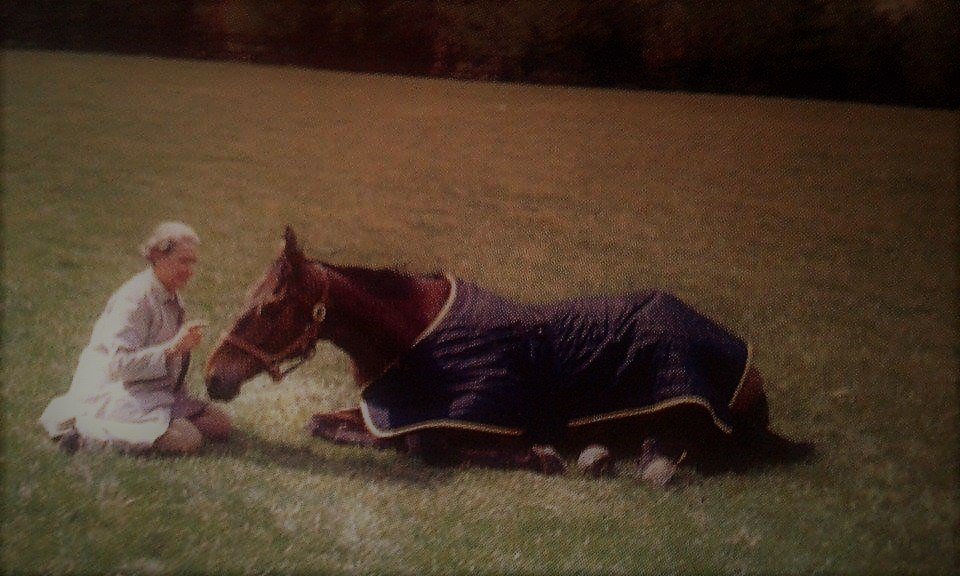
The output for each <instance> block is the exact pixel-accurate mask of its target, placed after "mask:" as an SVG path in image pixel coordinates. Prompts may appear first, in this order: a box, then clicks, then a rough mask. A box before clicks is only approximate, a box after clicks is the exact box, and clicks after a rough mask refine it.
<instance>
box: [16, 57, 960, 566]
mask: <svg viewBox="0 0 960 576" xmlns="http://www.w3.org/2000/svg"><path fill="white" fill-rule="evenodd" d="M2 71H3V74H2V77H3V80H2V81H3V94H2V96H3V100H2V103H3V115H2V122H3V131H4V132H3V162H2V169H3V184H2V186H3V251H4V252H3V289H4V302H3V324H2V343H3V344H2V350H3V356H2V410H3V411H2V428H3V436H2V438H3V450H2V457H3V463H2V470H3V509H2V534H0V536H2V546H3V554H2V565H3V568H4V570H5V571H7V572H11V573H21V572H30V573H34V572H42V573H60V572H74V571H83V572H91V573H107V572H109V573H114V572H124V573H168V574H177V573H182V572H185V571H186V572H202V573H217V572H227V573H247V572H264V571H278V572H284V573H294V572H298V573H315V572H318V571H329V572H341V571H342V572H348V573H366V572H391V573H409V574H425V573H434V574H446V573H458V574H459V573H471V572H475V573H491V574H493V573H497V574H499V573H569V574H573V573H604V574H606V573H622V574H635V573H654V574H656V573H670V572H681V573H740V572H748V573H753V572H762V573H777V572H781V573H846V574H876V573H891V574H910V573H916V574H930V573H948V572H955V571H956V569H957V563H956V562H957V560H956V559H957V554H958V541H957V540H958V534H957V530H958V508H960V505H958V466H960V461H958V448H957V446H958V440H960V439H958V398H957V384H958V383H957V375H958V352H960V350H958V334H957V316H958V310H957V302H958V291H960V289H958V285H960V282H958V280H960V278H958V264H957V262H958V240H957V239H958V226H957V214H958V205H957V204H958V199H957V186H958V182H957V172H956V165H957V160H958V158H960V152H958V144H957V134H958V115H957V113H956V112H948V111H936V110H915V109H906V108H890V107H876V106H866V105H858V104H839V103H825V102H809V101H790V100H782V99H760V98H738V97H725V96H724V97H721V96H713V95H689V94H671V93H650V92H629V91H614V90H588V89H568V88H561V87H533V86H519V85H510V84H484V83H465V82H452V81H439V80H423V79H411V78H400V77H387V76H364V75H354V74H344V73H332V72H323V71H313V70H305V69H298V68H283V67H263V66H253V65H243V64H233V63H209V62H187V61H177V60H163V59H152V58H145V57H115V56H100V55H84V54H64V53H46V52H30V51H7V52H4V53H3V62H2ZM170 218H176V219H183V220H185V221H187V222H189V223H191V224H193V225H194V226H195V227H196V229H197V230H198V232H199V233H200V235H201V237H202V238H203V245H202V258H203V260H202V263H201V265H200V267H199V270H198V274H197V276H196V278H195V279H194V281H193V283H192V284H191V285H190V287H189V288H188V290H187V292H186V293H185V294H184V296H185V298H186V299H187V301H188V306H189V308H190V311H191V315H192V316H194V317H198V318H203V319H206V320H208V321H209V322H210V324H211V326H210V334H209V335H208V337H207V339H206V341H205V343H204V344H203V346H202V347H201V349H200V351H199V354H197V355H196V357H197V358H198V361H197V362H196V363H195V365H194V366H193V368H192V369H191V372H190V377H189V385H190V386H191V388H193V389H194V390H195V391H196V392H197V393H202V389H203V388H202V382H201V370H202V363H203V360H204V359H205V357H206V355H207V354H208V353H209V351H210V349H211V346H212V342H213V340H215V336H216V334H217V333H218V332H219V331H220V330H223V329H224V328H226V327H227V326H228V325H229V323H230V319H231V316H232V315H233V314H234V313H235V312H236V311H237V309H238V307H239V305H240V303H241V300H242V297H243V293H244V290H245V289H246V287H247V286H248V285H249V283H250V282H252V281H253V280H255V278H256V277H257V276H258V275H259V273H260V272H261V270H262V269H263V267H264V266H266V264H267V263H268V261H269V260H270V259H271V258H273V257H274V255H275V254H276V253H277V250H278V249H279V247H280V245H281V242H280V237H281V234H282V230H283V227H284V225H286V224H291V225H292V226H294V228H295V229H296V230H297V232H298V233H299V234H300V237H301V241H302V243H303V244H304V246H305V247H306V249H307V252H308V254H310V255H312V256H314V257H318V258H323V259H327V260H330V261H333V262H338V263H355V264H363V265H370V266H404V267H406V268H407V269H409V270H415V271H416V270H422V271H433V270H441V269H442V270H447V271H450V272H451V273H453V274H456V275H459V276H462V277H464V278H468V279H472V280H475V281H478V282H480V283H482V284H484V285H487V286H489V287H491V288H493V289H496V290H498V291H500V292H502V293H504V294H507V295H509V296H512V297H516V298H520V299H523V300H530V301H539V300H552V299H555V298H559V297H566V296H574V295H578V294H584V293H616V292H621V291H626V290H633V289H636V288H641V287H654V286H655V287H662V288H666V289H668V290H671V291H674V292H676V293H677V294H679V295H680V296H681V297H683V298H684V299H686V300H687V301H689V302H691V303H692V304H694V305H695V306H697V307H698V308H700V309H701V310H702V311H704V312H705V313H707V314H709V315H711V316H713V317H715V318H718V319H720V320H721V321H722V322H723V323H724V324H726V325H727V326H729V327H730V328H731V329H733V330H734V331H736V332H738V333H740V334H742V335H744V336H745V337H746V338H747V339H749V340H750V341H751V342H753V343H754V345H755V346H756V349H757V362H758V364H759V366H760V367H761V369H762V370H763V371H764V372H765V373H766V375H767V377H768V380H769V381H770V391H769V394H770V399H771V403H772V410H773V418H774V422H775V426H776V428H778V429H779V430H780V431H782V432H783V433H785V434H787V435H789V436H792V437H794V438H798V439H806V440H811V441H814V442H816V444H817V447H818V458H817V459H816V461H814V462H812V463H810V464H798V465H790V466H783V467H778V468H766V469H756V470H751V471H749V472H747V473H742V474H732V473H730V474H719V475H711V476H702V475H698V474H695V473H693V472H690V471H687V472H685V473H684V475H683V478H684V482H683V483H682V484H681V485H680V486H678V487H675V488H673V489H670V490H667V491H654V490H651V489H649V488H647V487H645V486H644V485H642V484H640V483H639V482H637V481H636V480H635V479H634V478H632V477H631V476H630V474H629V473H628V472H627V467H626V466H623V467H621V473H620V474H619V475H618V476H617V477H615V478H612V479H606V480H601V481H594V480H589V479H586V478H582V477H579V476H578V475H576V474H575V473H571V474H568V475H567V476H565V477H543V476H539V475H536V474H533V473H527V472H502V471H491V470H477V469H460V468H452V469H449V468H448V469H436V468H428V467H424V466H422V465H421V464H419V463H417V462H416V461H412V460H409V459H407V458H405V457H402V456H399V455H395V454H393V453H387V452H375V451H369V450H363V449H358V448H352V447H341V446H333V445H328V444H324V443H321V442H319V441H314V440H311V439H310V438H307V437H306V435H305V434H304V432H303V431H302V427H303V425H304V424H305V422H306V420H307V418H308V417H309V416H310V415H311V414H313V413H314V412H316V411H320V410H331V409H338V408H344V407H348V406H352V405H354V404H355V403H356V399H357V392H356V390H354V389H353V388H352V385H351V380H350V372H349V367H348V363H347V360H346V358H345V357H344V356H343V355H342V354H341V353H339V352H337V351H336V350H334V349H332V348H330V347H329V346H321V348H320V352H319V353H318V355H317V357H316V358H315V359H314V360H313V361H312V362H311V363H309V364H308V365H305V366H304V367H303V368H301V369H300V370H299V371H298V372H297V373H295V374H294V375H293V376H291V377H290V378H288V379H287V381H286V382H284V383H282V384H280V385H274V384H272V383H270V382H268V380H267V379H266V378H260V379H257V380H255V381H254V382H252V383H250V384H248V385H247V386H246V387H245V388H244V391H243V393H242V394H241V395H240V397H239V398H238V399H237V400H235V401H234V402H232V403H230V404H228V405H227V408H228V410H230V412H231V413H232V415H233V416H234V419H235V421H236V425H237V428H238V433H237V435H236V437H235V439H234V440H233V441H231V442H230V443H229V444H227V445H223V446H216V447H210V448H208V449H206V450H205V451H204V452H203V453H202V454H201V455H199V456H196V457H190V458H179V459H178V458H159V457H138V458H132V457H125V456H120V455H116V454H113V453H109V452H98V453H86V454H84V453H78V454H76V455H72V456H69V455H65V454H62V453H61V452H59V451H58V450H57V448H56V446H55V445H54V444H53V443H52V442H50V441H49V440H48V439H47V438H46V437H45V436H44V435H43V434H42V432H41V429H40V427H39V426H38V425H37V423H36V420H37V417H38V416H39V415H40V413H41V411H42V410H43V408H44V406H45V405H46V403H47V402H48V401H49V400H50V399H51V398H52V397H53V396H55V395H57V394H61V393H63V392H64V391H65V390H66V389H67V387H68V385H69V381H70V377H71V375H72V372H73V369H74V367H75V362H76V359H77V357H78V355H79V353H80V351H81V350H82V348H83V346H84V345H85V343H86V340H87V338H88V337H89V333H90V330H91V328H92V326H93V323H94V321H95V320H96V318H97V316H98V314H99V312H100V310H101V309H102V307H103V305H104V303H105V302H106V299H107V297H108V296H109V295H110V294H111V292H112V291H113V290H114V289H115V288H116V287H118V286H119V284H120V283H121V282H122V281H124V280H125V279H126V278H127V277H129V276H131V275H132V274H134V273H135V272H137V271H138V270H139V269H140V268H141V267H142V266H143V263H142V262H141V261H140V259H139V257H138V256H137V254H136V246H137V244H138V243H139V242H140V241H141V240H142V238H143V237H144V236H145V234H146V233H147V232H148V231H149V229H150V228H151V227H152V226H153V225H154V224H155V223H156V222H158V221H159V220H162V219H170Z"/></svg>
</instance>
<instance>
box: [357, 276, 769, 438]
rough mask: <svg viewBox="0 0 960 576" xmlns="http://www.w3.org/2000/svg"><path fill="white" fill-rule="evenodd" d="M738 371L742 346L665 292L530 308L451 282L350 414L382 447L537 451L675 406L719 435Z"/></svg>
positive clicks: (727, 427)
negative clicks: (467, 439)
mask: <svg viewBox="0 0 960 576" xmlns="http://www.w3.org/2000/svg"><path fill="white" fill-rule="evenodd" d="M749 361H750V350H749V346H748V345H747V344H746V343H745V342H744V341H743V340H741V339H740V338H738V337H737V336H735V335H733V334H731V333H730V332H729V331H727V330H725V329H724V328H722V327H721V326H719V325H718V324H717V323H715V322H713V321H712V320H710V319H708V318H707V317H705V316H703V315H702V314H700V313H699V312H697V311H696V310H694V309H693V308H691V307H690V306H688V305H686V304H685V303H683V302H682V301H680V300H679V299H678V298H676V297H675V296H673V295H671V294H669V293H666V292H662V291H647V292H639V293H635V294H629V295H624V296H613V297H585V298H578V299H574V300H568V301H562V302H558V303H554V304H549V305H529V304H521V303H517V302H514V301H511V300H509V299H505V298H502V297H500V296H498V295H496V294H493V293H491V292H489V291H487V290H484V289H482V288H480V287H478V286H476V285H475V284H472V283H470V282H465V281H462V280H455V279H451V290H450V296H449V298H448V301H447V304H446V305H445V307H444V309H443V310H442V311H441V313H440V315H439V317H438V319H437V320H436V321H435V322H434V324H433V325H432V326H431V327H430V328H428V330H427V332H425V333H424V334H423V335H422V336H421V337H420V338H419V339H418V340H417V342H416V343H415V344H414V345H413V347H412V348H411V349H410V350H408V351H407V352H406V353H405V354H404V355H402V356H401V358H400V359H399V360H398V361H397V362H396V363H395V364H393V365H392V366H391V367H390V368H388V369H387V371H386V372H385V373H384V374H383V375H381V376H380V377H379V378H377V379H375V380H374V381H373V382H371V383H370V384H369V385H367V386H366V387H365V388H364V389H363V391H362V393H361V403H360V408H361V411H362V413H363V416H364V421H365V423H366V425H367V427H368V428H369V429H370V431H371V432H372V433H373V434H374V435H376V436H378V437H382V438H386V437H394V436H398V435H401V434H405V433H408V432H413V431H417V430H422V429H429V428H447V429H461V430H469V431H475V432H486V433H493V434H505V435H511V436H523V435H526V436H529V437H530V439H531V440H533V441H538V442H545V443H546V442H553V441H556V440H558V439H559V438H561V437H562V436H563V435H564V434H565V433H566V432H567V431H569V430H571V429H574V428H576V427H578V426H585V425H589V424H594V423H598V422H605V421H610V420H618V419H622V418H628V417H636V416H642V415H644V414H654V413H656V412H658V411H661V410H665V409H667V408H670V407H676V406H681V405H682V406H689V407H695V408H699V409H700V410H702V411H703V412H705V414H706V415H707V416H708V417H709V420H710V422H712V423H713V425H714V426H715V427H716V428H717V429H719V430H720V431H721V432H726V433H729V432H731V431H732V428H733V419H732V418H731V414H730V411H729V408H730V406H731V405H732V403H733V400H734V398H735V397H736V395H737V392H738V390H739V388H740V387H741V385H742V383H743V380H744V376H745V374H746V372H747V368H748V364H749Z"/></svg>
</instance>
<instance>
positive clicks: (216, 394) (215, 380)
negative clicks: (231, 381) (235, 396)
mask: <svg viewBox="0 0 960 576" xmlns="http://www.w3.org/2000/svg"><path fill="white" fill-rule="evenodd" d="M207 394H208V395H209V396H210V398H213V399H214V400H227V399H229V398H230V394H229V391H227V390H226V389H225V386H224V385H223V380H222V379H221V378H220V377H219V376H207Z"/></svg>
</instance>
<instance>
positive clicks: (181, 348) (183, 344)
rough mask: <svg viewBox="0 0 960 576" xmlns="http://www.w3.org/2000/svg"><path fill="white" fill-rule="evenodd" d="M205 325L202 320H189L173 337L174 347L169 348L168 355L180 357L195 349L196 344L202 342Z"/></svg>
mask: <svg viewBox="0 0 960 576" xmlns="http://www.w3.org/2000/svg"><path fill="white" fill-rule="evenodd" d="M206 325H207V323H206V322H204V321H202V320H191V321H190V322H187V323H185V324H184V325H183V326H182V327H180V331H179V332H177V335H176V336H174V337H173V340H174V345H173V346H171V347H170V353H171V354H175V355H182V354H186V353H187V352H190V351H191V350H193V349H194V348H196V347H197V344H199V343H200V341H201V340H203V329H204V327H206Z"/></svg>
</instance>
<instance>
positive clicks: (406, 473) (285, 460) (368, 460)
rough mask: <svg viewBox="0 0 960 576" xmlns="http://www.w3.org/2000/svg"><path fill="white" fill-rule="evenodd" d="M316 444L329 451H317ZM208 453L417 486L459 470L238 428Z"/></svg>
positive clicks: (389, 453)
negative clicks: (293, 441)
mask: <svg viewBox="0 0 960 576" xmlns="http://www.w3.org/2000/svg"><path fill="white" fill-rule="evenodd" d="M314 444H316V446H317V447H320V446H323V447H324V448H329V450H317V449H316V448H314ZM204 454H205V455H210V456H219V457H226V458H236V459H238V460H245V461H248V462H252V463H254V464H257V465H261V466H280V467H282V468H287V469H290V470H297V471H301V472H308V473H310V474H318V475H333V476H348V477H363V478H366V479H369V480H377V481H386V482H394V483H399V484H407V485H415V486H429V485H434V484H437V483H444V482H448V481H450V480H451V479H452V478H453V476H454V474H455V473H456V469H452V468H440V467H434V466H426V465H424V464H422V463H421V462H419V461H416V460H411V459H409V458H406V457H403V456H401V455H397V454H396V453H394V452H393V451H391V450H376V449H373V448H355V447H343V446H336V445H334V444H328V443H323V442H322V441H319V440H312V439H311V440H308V444H307V445H295V444H288V443H284V442H278V441H275V440H271V439H268V438H263V437H261V436H258V435H256V434H253V433H250V432H248V431H242V430H235V431H234V433H233V436H232V437H231V439H230V440H229V441H228V442H224V443H218V444H212V445H210V446H208V447H207V448H206V449H205V450H204Z"/></svg>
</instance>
